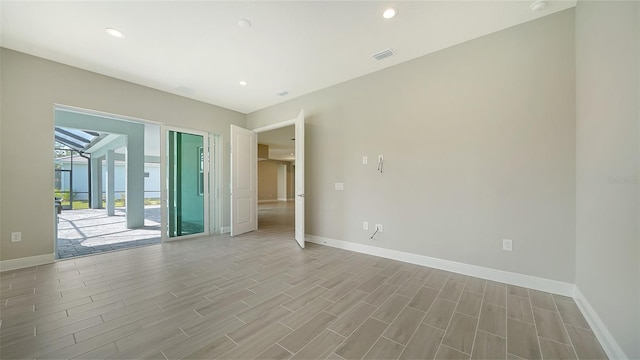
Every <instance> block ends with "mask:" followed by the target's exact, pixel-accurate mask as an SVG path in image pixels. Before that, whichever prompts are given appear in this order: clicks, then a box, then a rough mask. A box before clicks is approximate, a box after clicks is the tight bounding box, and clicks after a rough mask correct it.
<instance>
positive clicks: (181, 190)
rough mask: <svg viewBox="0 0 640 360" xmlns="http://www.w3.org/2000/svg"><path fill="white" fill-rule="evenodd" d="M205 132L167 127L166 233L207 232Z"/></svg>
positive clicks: (176, 235)
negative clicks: (199, 132)
mask: <svg viewBox="0 0 640 360" xmlns="http://www.w3.org/2000/svg"><path fill="white" fill-rule="evenodd" d="M206 143H207V138H206V134H195V133H186V132H180V131H172V130H169V131H167V187H168V197H167V200H168V201H167V203H168V209H167V217H168V237H169V238H175V237H180V236H189V235H198V234H200V235H203V234H205V233H208V199H209V186H208V184H209V171H208V168H209V166H208V158H209V153H208V150H207V148H208V147H207V145H206Z"/></svg>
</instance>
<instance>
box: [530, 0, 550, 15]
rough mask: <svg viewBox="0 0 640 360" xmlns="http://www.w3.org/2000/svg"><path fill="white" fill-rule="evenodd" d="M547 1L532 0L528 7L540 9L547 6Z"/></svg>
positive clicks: (533, 9)
mask: <svg viewBox="0 0 640 360" xmlns="http://www.w3.org/2000/svg"><path fill="white" fill-rule="evenodd" d="M547 5H548V4H547V2H546V1H545V0H538V1H536V2H534V3H533V4H531V6H530V8H531V11H534V12H536V11H542V10H544V9H545V8H546V7H547Z"/></svg>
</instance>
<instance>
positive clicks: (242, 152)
mask: <svg viewBox="0 0 640 360" xmlns="http://www.w3.org/2000/svg"><path fill="white" fill-rule="evenodd" d="M291 125H295V133H296V135H295V141H296V143H295V151H296V152H295V155H296V165H295V167H296V168H295V195H296V196H295V199H296V200H295V202H296V205H295V206H296V209H295V225H296V229H295V239H296V242H297V243H298V245H300V247H302V248H304V233H305V231H304V203H305V193H304V110H300V113H299V114H298V117H297V118H295V119H293V120H288V121H284V122H282V123H278V124H274V125H270V126H266V127H263V128H260V129H256V131H251V130H247V129H243V128H241V127H238V126H234V125H231V236H235V235H239V234H244V233H246V232H249V231H253V230H256V229H257V228H258V195H257V194H258V190H257V184H258V137H257V135H256V132H263V131H269V130H274V129H278V128H281V127H285V126H291Z"/></svg>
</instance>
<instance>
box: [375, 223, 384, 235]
mask: <svg viewBox="0 0 640 360" xmlns="http://www.w3.org/2000/svg"><path fill="white" fill-rule="evenodd" d="M376 230H377V231H378V232H379V233H383V232H384V227H382V224H376Z"/></svg>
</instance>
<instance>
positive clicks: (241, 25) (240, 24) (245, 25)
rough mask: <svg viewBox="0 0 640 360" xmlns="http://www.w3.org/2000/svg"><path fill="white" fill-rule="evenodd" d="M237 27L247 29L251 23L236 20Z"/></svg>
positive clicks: (245, 20) (244, 20)
mask: <svg viewBox="0 0 640 360" xmlns="http://www.w3.org/2000/svg"><path fill="white" fill-rule="evenodd" d="M238 26H240V27H241V28H243V29H248V28H250V27H251V21H249V20H247V19H240V20H238Z"/></svg>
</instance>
